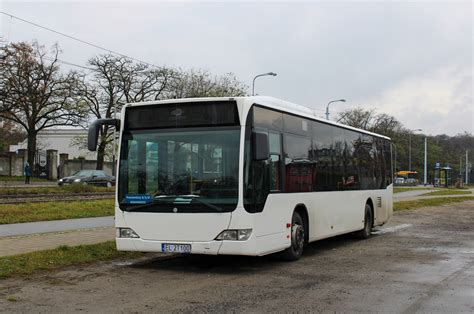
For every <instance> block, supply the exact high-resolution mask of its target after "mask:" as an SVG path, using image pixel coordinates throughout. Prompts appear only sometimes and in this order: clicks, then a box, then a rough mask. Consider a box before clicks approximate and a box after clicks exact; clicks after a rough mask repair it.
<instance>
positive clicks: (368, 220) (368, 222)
mask: <svg viewBox="0 0 474 314" xmlns="http://www.w3.org/2000/svg"><path fill="white" fill-rule="evenodd" d="M372 221H373V217H372V207H371V206H370V205H369V204H365V214H364V229H362V230H360V231H358V232H357V233H356V235H357V237H358V238H359V239H368V238H369V237H370V234H371V233H372Z"/></svg>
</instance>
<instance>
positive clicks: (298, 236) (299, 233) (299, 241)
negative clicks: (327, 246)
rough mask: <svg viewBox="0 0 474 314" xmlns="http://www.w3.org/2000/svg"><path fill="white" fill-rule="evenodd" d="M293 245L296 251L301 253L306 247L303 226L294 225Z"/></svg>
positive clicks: (292, 230) (292, 231)
mask: <svg viewBox="0 0 474 314" xmlns="http://www.w3.org/2000/svg"><path fill="white" fill-rule="evenodd" d="M291 242H292V243H291V244H292V246H293V248H294V249H295V251H300V250H301V249H302V248H303V246H304V228H303V226H301V225H298V224H293V227H291Z"/></svg>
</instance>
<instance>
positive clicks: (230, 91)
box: [166, 70, 247, 98]
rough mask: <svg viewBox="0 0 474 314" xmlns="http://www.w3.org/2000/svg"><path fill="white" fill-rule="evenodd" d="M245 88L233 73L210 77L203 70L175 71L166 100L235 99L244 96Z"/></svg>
mask: <svg viewBox="0 0 474 314" xmlns="http://www.w3.org/2000/svg"><path fill="white" fill-rule="evenodd" d="M246 90H247V86H246V85H245V84H243V83H242V82H240V81H239V80H238V79H237V77H236V76H235V75H234V74H233V73H226V74H224V75H221V76H212V75H211V73H209V72H207V71H204V70H190V71H182V70H179V71H175V72H174V75H173V79H172V80H171V82H170V84H169V86H168V90H167V93H166V96H167V98H194V97H237V96H244V95H245V94H246Z"/></svg>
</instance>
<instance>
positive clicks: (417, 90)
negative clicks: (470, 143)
mask: <svg viewBox="0 0 474 314" xmlns="http://www.w3.org/2000/svg"><path fill="white" fill-rule="evenodd" d="M472 83H473V81H472V71H471V69H469V68H463V67H459V66H451V67H446V68H440V69H437V70H436V71H433V72H432V73H427V74H426V75H425V76H419V77H411V78H407V79H404V80H402V81H400V82H399V83H398V84H396V85H395V86H393V87H392V88H389V89H387V90H386V91H384V92H383V93H382V94H381V95H380V96H379V97H375V98H373V99H368V100H367V101H366V103H371V104H374V105H375V106H376V107H377V109H378V110H379V111H383V112H386V113H388V114H391V115H393V116H395V117H397V118H398V119H399V120H400V121H401V122H402V123H403V124H404V125H405V126H406V127H407V128H411V129H417V128H422V129H423V131H424V133H427V134H442V133H445V134H450V135H454V134H456V133H462V132H464V131H467V132H471V133H474V120H473V114H474V108H473V95H472Z"/></svg>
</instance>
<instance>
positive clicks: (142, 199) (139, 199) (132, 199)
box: [125, 194, 151, 204]
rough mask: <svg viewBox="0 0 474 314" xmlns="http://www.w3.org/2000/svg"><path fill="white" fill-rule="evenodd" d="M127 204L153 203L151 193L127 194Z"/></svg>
mask: <svg viewBox="0 0 474 314" xmlns="http://www.w3.org/2000/svg"><path fill="white" fill-rule="evenodd" d="M125 203H126V204H148V203H151V195H150V194H125Z"/></svg>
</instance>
